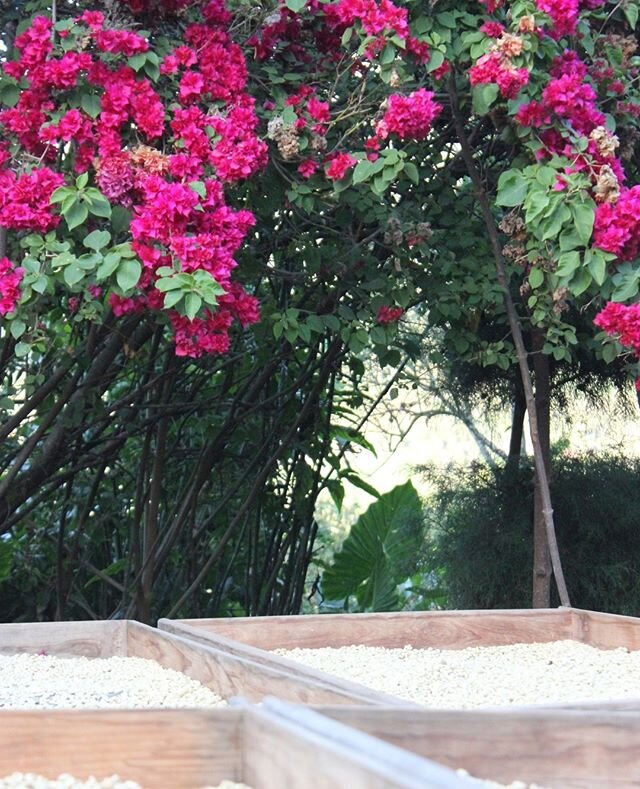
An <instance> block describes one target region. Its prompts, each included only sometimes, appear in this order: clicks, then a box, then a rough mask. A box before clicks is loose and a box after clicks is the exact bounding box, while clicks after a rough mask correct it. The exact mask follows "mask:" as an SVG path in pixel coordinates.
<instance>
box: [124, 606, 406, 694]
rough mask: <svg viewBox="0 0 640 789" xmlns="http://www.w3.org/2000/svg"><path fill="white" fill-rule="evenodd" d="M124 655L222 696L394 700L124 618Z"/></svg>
mask: <svg viewBox="0 0 640 789" xmlns="http://www.w3.org/2000/svg"><path fill="white" fill-rule="evenodd" d="M126 633H127V652H126V654H127V655H130V656H134V657H142V658H148V659H151V660H155V661H156V662H157V663H159V664H160V665H161V666H164V667H165V668H172V669H174V670H176V671H181V672H182V673H183V674H186V675H187V676H189V677H192V678H193V679H197V680H198V681H199V682H201V683H202V684H203V685H206V686H207V687H208V688H211V690H213V691H214V692H215V693H218V694H219V695H220V696H222V697H223V698H230V697H232V696H237V695H241V696H244V697H245V698H247V699H249V700H251V701H261V700H262V699H263V698H264V696H267V695H273V696H278V697H279V698H282V699H287V700H289V701H297V702H300V703H303V704H354V703H358V704H396V703H399V700H398V699H395V698H394V697H393V696H388V695H386V694H383V693H377V692H376V691H370V690H368V689H367V688H364V687H362V686H360V685H357V684H356V683H349V682H341V681H340V680H337V679H336V680H334V679H333V678H332V677H331V676H330V675H328V674H323V673H321V672H315V674H317V677H309V676H308V672H306V671H305V670H304V667H301V669H300V670H298V664H297V663H292V665H293V668H294V670H293V671H289V670H288V669H287V668H286V667H281V666H270V665H266V664H264V663H261V662H254V661H251V660H247V659H245V658H243V657H241V656H238V655H236V654H231V653H228V652H226V651H224V650H222V649H216V648H215V647H214V646H210V645H207V644H206V643H196V642H194V641H190V640H189V639H186V638H182V637H180V636H175V635H173V634H172V633H169V632H164V631H160V630H156V629H155V628H152V627H149V626H148V625H142V624H140V623H139V622H131V621H129V622H127V630H126Z"/></svg>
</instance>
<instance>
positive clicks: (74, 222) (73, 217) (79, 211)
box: [63, 201, 89, 230]
mask: <svg viewBox="0 0 640 789" xmlns="http://www.w3.org/2000/svg"><path fill="white" fill-rule="evenodd" d="M63 213H64V218H65V219H66V220H67V226H68V228H69V230H73V229H74V228H75V227H78V226H79V225H82V224H84V223H85V222H86V221H87V217H88V216H89V209H88V208H87V205H86V203H79V202H77V201H75V202H74V203H72V204H71V205H70V206H69V208H68V209H67V210H66V211H64V212H63Z"/></svg>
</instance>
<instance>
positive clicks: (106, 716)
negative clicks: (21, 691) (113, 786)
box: [0, 710, 243, 789]
mask: <svg viewBox="0 0 640 789" xmlns="http://www.w3.org/2000/svg"><path fill="white" fill-rule="evenodd" d="M242 717H243V713H242V712H241V711H240V710H197V711H196V710H192V711H188V712H187V711H175V710H163V711H157V710H138V711H127V712H123V711H114V710H101V711H100V712H80V711H68V712H67V711H65V712H62V711H58V710H55V711H49V712H45V711H39V712H31V711H29V712H13V711H11V712H3V713H2V714H0V743H1V744H2V746H1V747H0V777H3V776H6V775H10V774H11V773H12V772H16V771H18V772H35V773H38V774H40V775H44V776H45V777H47V778H57V777H58V775H60V774H61V773H65V772H67V773H71V774H72V775H74V776H75V777H76V778H80V779H84V780H86V779H87V778H88V777H89V776H91V775H93V776H95V777H98V778H105V777H107V776H110V775H113V774H118V775H120V777H121V778H123V779H124V778H127V779H131V780H134V781H138V782H139V783H140V784H141V785H142V786H144V787H145V789H181V788H182V789H196V788H197V787H203V786H207V785H214V786H215V785H217V784H218V783H220V782H221V781H222V780H224V779H225V778H229V779H233V780H238V781H239V780H241V779H242V750H241V741H242V732H241V725H242Z"/></svg>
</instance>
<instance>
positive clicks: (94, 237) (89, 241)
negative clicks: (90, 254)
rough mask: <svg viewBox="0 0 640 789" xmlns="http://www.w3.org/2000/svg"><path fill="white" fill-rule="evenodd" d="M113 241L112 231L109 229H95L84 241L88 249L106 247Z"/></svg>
mask: <svg viewBox="0 0 640 789" xmlns="http://www.w3.org/2000/svg"><path fill="white" fill-rule="evenodd" d="M110 241H111V233H109V231H108V230H94V231H93V232H92V233H89V235H88V236H87V237H86V238H85V239H84V241H83V242H82V243H83V244H84V246H85V247H87V248H88V249H95V250H96V251H97V250H99V249H104V247H106V246H107V244H108V243H109V242H110Z"/></svg>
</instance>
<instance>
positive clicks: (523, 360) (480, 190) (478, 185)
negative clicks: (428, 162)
mask: <svg viewBox="0 0 640 789" xmlns="http://www.w3.org/2000/svg"><path fill="white" fill-rule="evenodd" d="M449 96H450V99H451V111H452V113H453V120H454V123H455V127H456V133H457V136H458V142H459V143H460V148H461V152H462V157H463V159H464V162H465V165H466V168H467V172H468V173H469V177H470V178H471V181H472V183H473V186H474V189H475V193H476V198H477V200H478V205H479V206H480V210H481V211H482V217H483V219H484V223H485V227H486V229H487V234H488V236H489V241H490V243H491V249H492V252H493V257H494V261H495V265H496V274H497V277H498V282H499V284H500V287H501V288H502V291H503V296H504V303H505V308H506V310H507V316H508V319H509V328H510V329H511V335H512V337H513V343H514V345H515V348H516V354H517V357H518V365H519V367H520V376H521V378H522V386H523V388H524V395H525V400H526V403H527V414H528V416H529V432H530V434H531V444H532V446H533V457H534V463H535V469H536V474H537V476H538V484H539V487H540V497H541V500H542V514H543V517H544V524H545V530H546V533H547V541H548V543H549V552H550V554H551V565H552V567H553V575H554V578H555V581H556V587H557V589H558V596H559V597H560V603H561V604H562V605H563V606H570V605H571V602H570V600H569V592H568V591H567V585H566V583H565V579H564V572H563V570H562V563H561V561H560V551H559V550H558V541H557V538H556V530H555V525H554V522H553V506H552V504H551V492H550V489H549V478H548V475H547V469H546V466H545V462H544V456H543V453H542V447H541V445H540V436H539V433H538V418H537V414H536V408H535V396H534V393H533V384H532V381H531V371H530V370H529V363H528V353H527V349H526V348H525V344H524V339H523V337H522V329H521V327H520V321H519V318H518V313H517V311H516V308H515V304H514V303H513V298H512V297H511V292H510V290H509V279H508V277H507V271H506V267H505V264H504V258H503V256H502V246H501V244H500V238H499V235H498V228H497V226H496V222H495V219H494V216H493V213H492V211H491V204H490V203H489V199H488V197H487V193H486V191H485V188H484V185H483V183H482V178H481V176H480V172H479V170H478V168H477V166H476V163H475V160H474V158H473V151H472V149H471V145H470V144H469V139H468V137H467V134H466V131H465V128H464V121H463V119H462V116H461V114H460V110H459V107H458V97H457V94H456V88H455V74H452V75H451V78H450V80H449Z"/></svg>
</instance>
